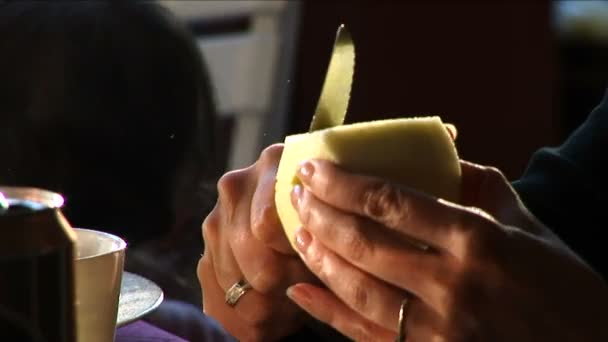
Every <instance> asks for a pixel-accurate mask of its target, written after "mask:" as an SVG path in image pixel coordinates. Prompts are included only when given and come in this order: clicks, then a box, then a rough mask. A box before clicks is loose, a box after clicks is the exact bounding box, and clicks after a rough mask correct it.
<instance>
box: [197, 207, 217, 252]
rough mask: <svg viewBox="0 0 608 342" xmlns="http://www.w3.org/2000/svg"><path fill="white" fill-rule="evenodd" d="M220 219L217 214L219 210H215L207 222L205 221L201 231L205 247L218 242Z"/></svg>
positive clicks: (208, 216) (206, 219) (207, 218)
mask: <svg viewBox="0 0 608 342" xmlns="http://www.w3.org/2000/svg"><path fill="white" fill-rule="evenodd" d="M219 220H220V218H219V215H218V213H217V209H214V210H212V211H211V213H209V215H207V217H206V218H205V220H204V221H203V224H202V227H201V230H202V233H203V241H204V242H205V245H208V244H209V243H211V242H214V241H217V240H218V237H219V230H220V229H219V226H220V222H219Z"/></svg>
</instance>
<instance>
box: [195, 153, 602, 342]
mask: <svg viewBox="0 0 608 342" xmlns="http://www.w3.org/2000/svg"><path fill="white" fill-rule="evenodd" d="M281 152H282V147H281V146H280V145H275V146H271V147H269V148H267V149H266V150H265V151H264V152H263V153H262V155H261V156H260V159H259V160H258V161H257V162H256V163H255V164H254V165H252V166H251V167H249V168H246V169H242V170H237V171H232V172H229V173H227V174H226V175H224V176H223V177H222V179H221V180H220V181H219V183H218V190H219V193H220V194H219V198H218V202H217V205H216V207H215V209H214V210H213V211H212V212H211V214H210V215H209V216H208V217H207V219H206V220H205V222H204V224H203V236H204V239H205V246H206V250H205V253H204V255H203V257H202V258H201V260H200V262H199V267H198V275H199V279H200V282H201V286H202V289H203V297H204V310H205V312H206V313H207V314H209V315H210V316H212V317H214V318H215V319H217V320H218V321H219V322H220V323H221V324H222V325H223V326H224V327H225V328H226V330H227V331H228V332H229V333H231V334H232V335H234V336H235V337H237V338H238V339H239V340H242V341H272V340H277V339H279V338H281V337H283V336H286V335H288V334H290V333H293V332H295V331H297V330H299V329H301V328H302V327H303V322H305V321H306V319H307V318H306V317H308V316H305V313H304V311H305V312H307V313H308V314H310V315H311V316H312V317H314V318H316V319H317V320H319V321H321V322H324V323H327V324H328V325H330V326H332V327H333V328H335V329H336V330H338V331H340V332H341V333H343V334H344V335H346V336H349V337H350V338H352V339H355V340H357V341H392V340H394V338H395V335H396V330H397V317H398V311H399V306H400V303H401V301H402V300H403V299H404V298H408V301H407V310H406V311H407V312H406V331H407V333H408V339H407V341H408V342H411V341H414V342H416V341H558V340H559V341H568V340H572V341H585V340H592V341H596V340H600V341H604V340H606V341H608V334H607V332H606V328H605V327H604V326H602V323H604V322H608V316H607V315H606V311H604V308H605V307H607V306H608V289H607V286H606V284H605V282H604V281H603V280H602V279H601V278H600V277H599V276H598V275H597V274H596V273H594V272H593V271H592V270H591V269H590V268H589V267H588V266H587V265H586V264H585V263H584V262H582V261H581V260H580V259H579V258H578V257H577V256H576V255H575V254H574V253H573V252H572V251H570V250H569V249H568V248H567V247H566V246H565V245H564V244H563V243H562V242H561V241H560V240H559V239H558V238H557V237H555V236H554V235H553V234H552V233H551V232H550V231H549V230H547V229H546V228H545V227H544V226H543V225H542V224H540V223H539V222H538V221H537V220H536V219H535V218H534V217H533V216H532V215H531V214H530V213H529V212H528V211H527V210H526V208H525V207H524V206H523V205H522V203H521V202H520V201H519V199H518V197H517V195H516V194H515V192H514V191H513V189H512V188H511V187H510V185H509V183H508V182H507V181H506V179H505V178H504V177H503V176H502V174H501V173H500V172H499V171H497V170H496V169H493V168H487V167H482V166H479V165H474V164H470V163H467V162H462V164H461V165H462V169H463V183H462V200H461V202H460V203H461V204H455V203H450V202H446V201H442V200H437V199H435V198H431V197H428V196H425V195H423V194H420V193H418V192H415V191H413V190H411V189H408V188H405V187H401V186H396V185H394V184H390V183H387V182H384V181H382V180H380V179H376V178H373V177H366V176H361V175H356V174H351V173H348V172H345V171H344V170H342V169H340V168H339V167H336V166H335V165H333V164H331V163H329V162H324V161H320V160H312V161H309V162H308V163H306V164H303V168H302V170H303V171H305V172H300V174H299V177H300V179H301V180H302V183H303V186H302V187H299V188H295V189H294V193H293V194H292V201H293V205H294V207H295V208H296V209H297V210H298V211H299V213H300V218H301V221H302V223H303V227H302V228H300V229H299V230H298V232H297V234H296V237H295V238H296V241H297V245H298V249H299V251H298V254H299V255H298V254H296V253H295V252H294V251H293V250H291V248H290V246H289V243H288V241H287V238H286V237H285V235H284V233H283V230H282V228H281V226H280V223H279V221H278V218H277V216H276V208H275V207H274V184H275V176H276V170H277V165H278V161H279V158H280V154H281ZM330 184H331V186H330ZM420 246H427V247H428V248H427V249H421V248H420ZM240 279H247V280H248V281H249V282H250V283H251V284H252V286H253V289H252V290H250V291H248V292H247V293H246V294H245V295H243V297H242V298H241V299H240V301H239V302H238V303H237V305H236V306H235V307H229V306H228V305H227V304H226V303H225V302H224V294H225V292H226V290H227V289H228V288H229V287H230V286H231V285H232V284H234V283H235V282H237V281H238V280H240ZM286 291H287V294H288V295H289V298H290V299H291V300H289V299H288V297H287V296H285V292H286ZM294 303H297V305H295V304H294ZM300 308H302V309H303V310H302V309H300ZM277 323H278V324H277ZM604 325H605V324H604Z"/></svg>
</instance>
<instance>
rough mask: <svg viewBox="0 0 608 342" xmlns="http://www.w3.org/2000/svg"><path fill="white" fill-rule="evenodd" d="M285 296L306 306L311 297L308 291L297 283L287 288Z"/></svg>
mask: <svg viewBox="0 0 608 342" xmlns="http://www.w3.org/2000/svg"><path fill="white" fill-rule="evenodd" d="M287 297H289V298H290V299H291V300H293V301H294V302H296V303H298V304H301V305H303V306H308V304H309V303H310V301H311V299H312V296H311V294H310V292H308V291H307V290H306V289H304V288H302V287H301V286H298V285H293V286H290V287H288V288H287Z"/></svg>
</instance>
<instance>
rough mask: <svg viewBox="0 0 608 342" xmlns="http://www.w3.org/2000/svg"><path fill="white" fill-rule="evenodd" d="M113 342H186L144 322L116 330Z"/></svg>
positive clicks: (137, 322)
mask: <svg viewBox="0 0 608 342" xmlns="http://www.w3.org/2000/svg"><path fill="white" fill-rule="evenodd" d="M114 341H115V342H187V341H186V340H184V339H182V338H179V337H177V336H175V335H172V334H170V333H168V332H166V331H164V330H161V329H159V328H157V327H155V326H153V325H151V324H149V323H146V322H144V321H136V322H133V323H131V324H128V325H125V326H123V327H120V328H119V329H118V330H116V338H115V339H114Z"/></svg>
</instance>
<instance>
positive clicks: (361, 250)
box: [342, 229, 372, 262]
mask: <svg viewBox="0 0 608 342" xmlns="http://www.w3.org/2000/svg"><path fill="white" fill-rule="evenodd" d="M343 241H344V242H343V244H342V245H343V246H344V248H345V249H346V251H345V254H346V256H347V258H348V259H349V260H351V261H353V262H358V261H362V260H364V259H366V258H367V257H368V256H369V255H370V254H372V244H371V243H369V241H368V239H367V238H366V237H365V235H364V234H362V233H361V231H360V230H359V229H345V230H344V237H343Z"/></svg>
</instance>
